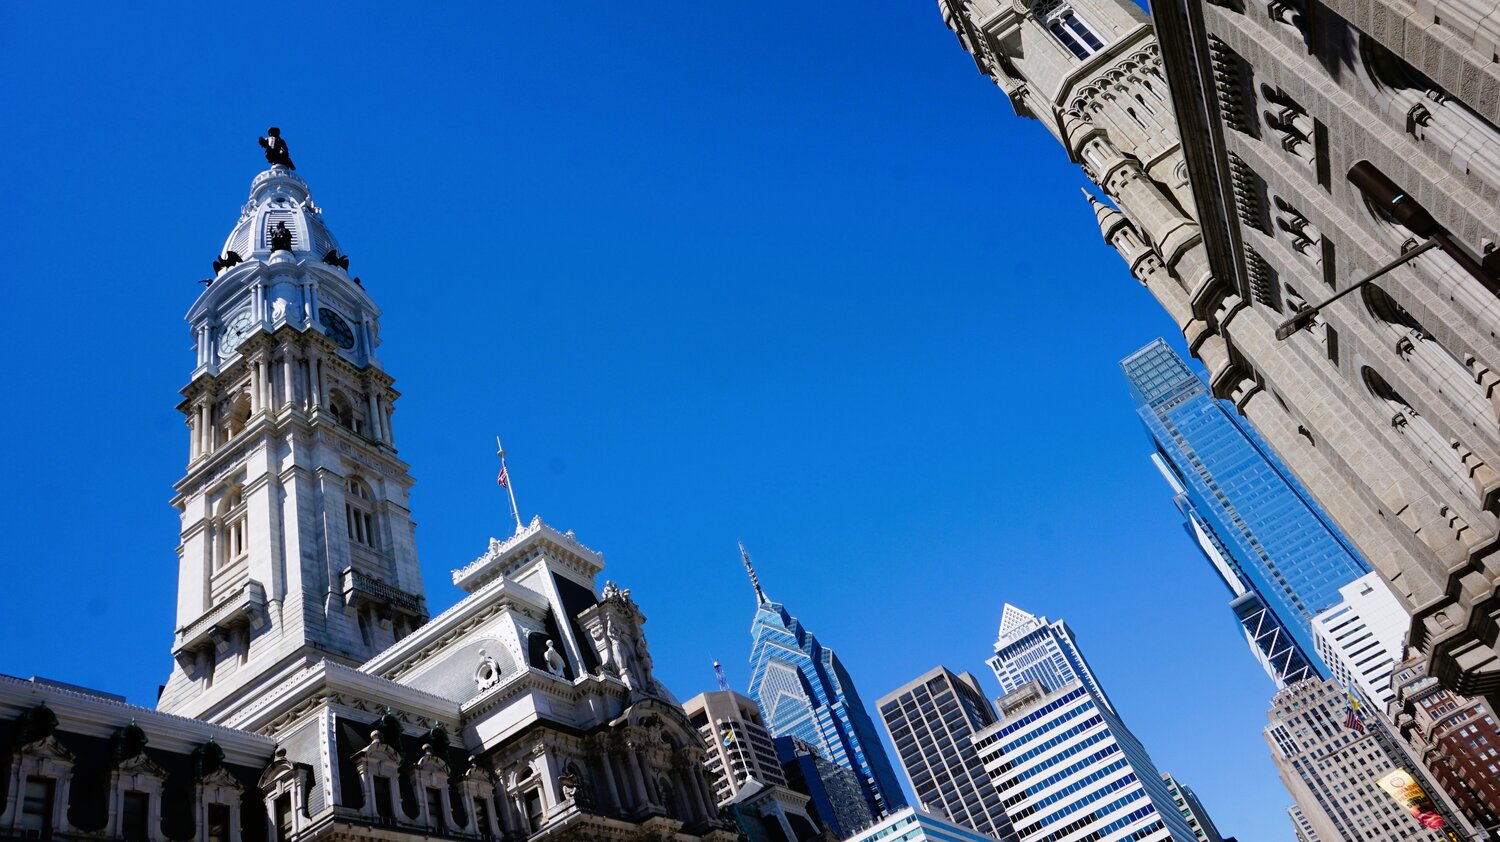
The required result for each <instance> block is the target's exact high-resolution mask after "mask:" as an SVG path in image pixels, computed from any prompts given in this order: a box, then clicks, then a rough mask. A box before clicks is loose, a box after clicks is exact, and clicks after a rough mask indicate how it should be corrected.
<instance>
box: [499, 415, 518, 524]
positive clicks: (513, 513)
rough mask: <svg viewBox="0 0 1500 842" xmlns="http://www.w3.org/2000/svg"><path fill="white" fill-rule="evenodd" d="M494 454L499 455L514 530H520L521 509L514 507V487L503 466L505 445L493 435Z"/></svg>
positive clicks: (508, 473)
mask: <svg viewBox="0 0 1500 842" xmlns="http://www.w3.org/2000/svg"><path fill="white" fill-rule="evenodd" d="M495 455H496V456H499V457H500V475H501V476H503V477H505V482H504V485H505V491H506V493H508V494H509V495H510V514H511V517H514V518H515V519H516V532H517V533H519V532H520V531H521V510H520V509H518V508H516V489H515V484H514V483H513V482H512V481H511V478H510V471H509V470H507V469H506V467H505V446H504V445H502V444H500V437H499V436H495Z"/></svg>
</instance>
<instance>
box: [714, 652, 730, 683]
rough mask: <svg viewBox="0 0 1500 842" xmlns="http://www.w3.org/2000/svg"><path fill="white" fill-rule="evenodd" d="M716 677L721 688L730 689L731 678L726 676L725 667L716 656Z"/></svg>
mask: <svg viewBox="0 0 1500 842" xmlns="http://www.w3.org/2000/svg"><path fill="white" fill-rule="evenodd" d="M714 678H717V679H718V680H719V689H720V690H728V689H729V679H728V678H725V677H724V667H723V665H721V664H720V663H719V659H718V658H714Z"/></svg>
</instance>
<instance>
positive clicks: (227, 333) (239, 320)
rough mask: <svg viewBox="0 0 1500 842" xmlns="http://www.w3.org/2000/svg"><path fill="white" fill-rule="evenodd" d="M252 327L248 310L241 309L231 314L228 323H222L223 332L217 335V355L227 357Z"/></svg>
mask: <svg viewBox="0 0 1500 842" xmlns="http://www.w3.org/2000/svg"><path fill="white" fill-rule="evenodd" d="M254 327H255V323H254V322H252V321H251V320H250V311H249V310H241V311H240V312H238V313H236V314H235V315H233V316H231V317H230V319H229V321H228V323H226V324H225V325H224V331H223V333H221V334H220V335H219V356H221V357H228V356H229V355H231V354H233V353H234V352H235V349H237V348H239V347H240V343H241V342H244V341H245V337H246V336H249V335H250V331H251V330H252V329H253V328H254Z"/></svg>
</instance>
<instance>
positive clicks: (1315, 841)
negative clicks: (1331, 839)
mask: <svg viewBox="0 0 1500 842" xmlns="http://www.w3.org/2000/svg"><path fill="white" fill-rule="evenodd" d="M1286 814H1287V815H1288V816H1289V817H1291V820H1292V829H1293V830H1295V831H1296V832H1297V842H1323V839H1322V837H1320V836H1318V832H1317V831H1316V830H1313V826H1312V822H1310V821H1308V820H1307V816H1306V815H1303V813H1302V808H1301V807H1298V806H1297V805H1296V804H1293V805H1292V806H1290V807H1288V808H1286Z"/></svg>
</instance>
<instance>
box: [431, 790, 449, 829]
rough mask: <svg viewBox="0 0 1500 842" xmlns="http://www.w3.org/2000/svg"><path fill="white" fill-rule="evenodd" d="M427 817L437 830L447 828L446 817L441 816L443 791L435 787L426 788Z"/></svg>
mask: <svg viewBox="0 0 1500 842" xmlns="http://www.w3.org/2000/svg"><path fill="white" fill-rule="evenodd" d="M427 817H428V818H429V819H431V820H432V826H433V827H435V828H437V829H438V830H446V829H447V828H448V822H447V821H446V818H447V817H446V816H444V815H443V791H442V790H440V789H438V788H437V787H435V786H430V787H428V788H427Z"/></svg>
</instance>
